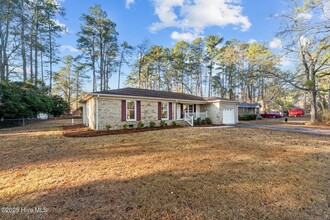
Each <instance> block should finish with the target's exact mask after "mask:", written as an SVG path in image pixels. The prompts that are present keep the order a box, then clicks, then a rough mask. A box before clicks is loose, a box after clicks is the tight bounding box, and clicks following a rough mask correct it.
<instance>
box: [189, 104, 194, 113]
mask: <svg viewBox="0 0 330 220" xmlns="http://www.w3.org/2000/svg"><path fill="white" fill-rule="evenodd" d="M188 113H194V105H189V107H188Z"/></svg>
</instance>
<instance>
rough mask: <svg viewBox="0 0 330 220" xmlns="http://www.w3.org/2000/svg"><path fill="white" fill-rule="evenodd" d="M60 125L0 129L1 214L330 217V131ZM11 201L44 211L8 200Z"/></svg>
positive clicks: (45, 216) (40, 216)
mask: <svg viewBox="0 0 330 220" xmlns="http://www.w3.org/2000/svg"><path fill="white" fill-rule="evenodd" d="M62 132H63V131H62V129H61V128H57V129H55V128H54V129H52V130H50V129H47V130H46V131H42V130H41V131H29V132H25V131H23V130H21V131H17V130H12V131H0V154H1V160H0V206H1V207H0V208H2V209H1V211H0V218H1V219H12V218H14V219H27V218H30V219H36V218H38V219H58V218H61V219H328V218H329V200H328V201H327V199H329V191H328V190H329V168H330V161H329V154H330V137H328V136H313V135H307V134H299V133H292V134H290V133H288V132H281V131H271V130H265V131H262V132H260V130H259V129H256V130H253V129H249V128H222V129H210V128H181V129H169V130H160V131H150V132H143V133H136V134H127V135H110V136H101V137H90V138H68V137H63V135H62ZM15 207H19V208H32V209H34V208H35V207H39V208H41V210H42V211H45V210H46V211H47V212H45V213H35V210H34V211H33V213H32V214H30V213H27V210H28V209H21V210H20V211H19V212H18V213H14V214H13V213H7V211H10V210H9V209H5V208H15ZM44 208H46V209H44ZM11 211H12V210H11Z"/></svg>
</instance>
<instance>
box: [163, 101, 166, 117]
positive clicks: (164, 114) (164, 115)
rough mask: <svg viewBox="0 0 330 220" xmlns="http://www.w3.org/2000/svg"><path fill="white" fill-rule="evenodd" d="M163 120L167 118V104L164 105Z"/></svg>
mask: <svg viewBox="0 0 330 220" xmlns="http://www.w3.org/2000/svg"><path fill="white" fill-rule="evenodd" d="M162 118H167V103H162Z"/></svg>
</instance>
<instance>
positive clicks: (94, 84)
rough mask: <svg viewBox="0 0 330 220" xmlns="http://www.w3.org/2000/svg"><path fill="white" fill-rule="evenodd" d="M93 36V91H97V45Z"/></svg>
mask: <svg viewBox="0 0 330 220" xmlns="http://www.w3.org/2000/svg"><path fill="white" fill-rule="evenodd" d="M94 40H95V39H94V38H93V46H92V69H93V92H96V73H95V45H94V42H95V41H94Z"/></svg>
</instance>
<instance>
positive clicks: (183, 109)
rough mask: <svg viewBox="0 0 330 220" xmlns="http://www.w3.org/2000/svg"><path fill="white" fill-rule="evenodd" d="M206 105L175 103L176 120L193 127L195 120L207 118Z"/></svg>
mask: <svg viewBox="0 0 330 220" xmlns="http://www.w3.org/2000/svg"><path fill="white" fill-rule="evenodd" d="M207 117H208V115H207V111H206V104H204V103H199V104H195V103H176V120H184V121H186V122H187V123H188V124H189V125H190V126H194V120H195V119H197V118H201V119H205V118H207Z"/></svg>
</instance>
